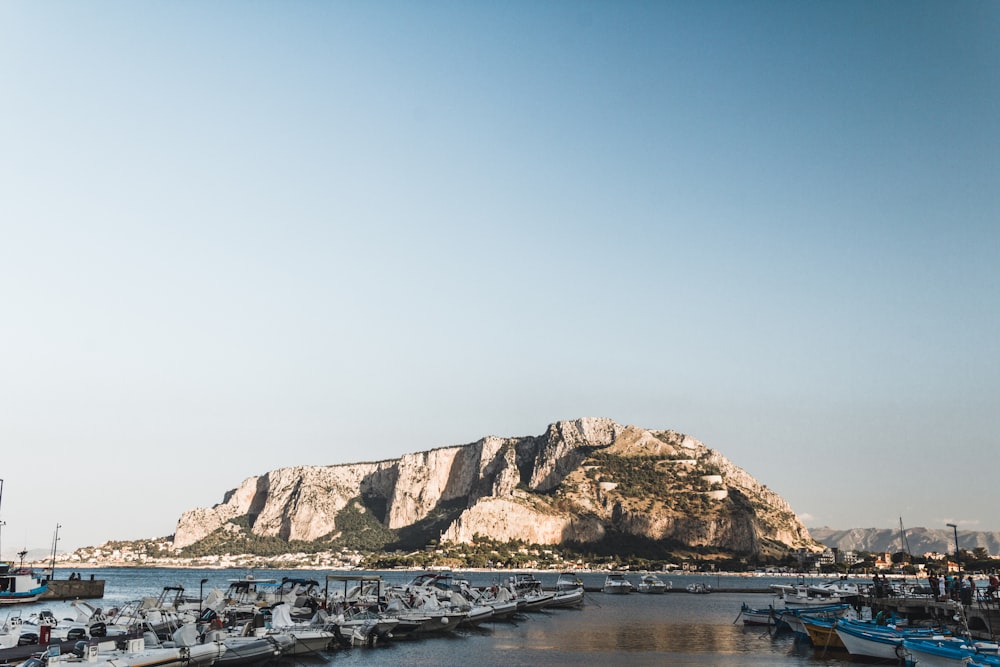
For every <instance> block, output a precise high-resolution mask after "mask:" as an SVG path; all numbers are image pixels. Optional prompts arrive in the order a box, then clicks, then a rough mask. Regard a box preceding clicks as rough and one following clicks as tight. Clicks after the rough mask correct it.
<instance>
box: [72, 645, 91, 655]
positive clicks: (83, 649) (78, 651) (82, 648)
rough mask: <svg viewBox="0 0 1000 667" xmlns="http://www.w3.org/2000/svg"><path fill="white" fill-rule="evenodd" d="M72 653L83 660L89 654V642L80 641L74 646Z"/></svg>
mask: <svg viewBox="0 0 1000 667" xmlns="http://www.w3.org/2000/svg"><path fill="white" fill-rule="evenodd" d="M72 653H73V655H75V656H76V657H78V658H82V657H83V656H84V655H86V653H87V642H85V641H78V642H77V643H75V644H73V651H72Z"/></svg>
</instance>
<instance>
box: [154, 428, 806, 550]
mask: <svg viewBox="0 0 1000 667" xmlns="http://www.w3.org/2000/svg"><path fill="white" fill-rule="evenodd" d="M358 497H363V498H366V499H369V500H374V501H375V505H377V506H384V508H385V511H384V516H382V517H379V518H380V520H381V521H382V523H383V524H384V525H385V526H386V527H387V528H390V529H402V528H408V527H412V526H413V525H414V524H417V523H418V522H421V521H424V520H426V519H428V517H431V516H432V515H434V513H435V512H436V511H438V510H439V508H441V507H445V506H447V507H450V508H455V507H456V506H457V507H458V510H457V512H455V513H454V514H452V515H450V516H452V518H451V519H450V520H449V523H448V525H447V526H446V527H445V528H444V530H443V531H441V532H440V534H438V533H435V534H433V535H430V536H429V537H434V538H436V537H439V536H440V538H441V539H442V540H445V541H453V542H469V541H472V540H474V538H475V536H476V535H477V534H478V535H484V536H489V537H491V538H493V539H500V540H512V539H520V540H525V541H527V542H530V543H536V544H557V543H560V542H564V541H570V540H572V541H576V542H591V541H595V540H599V539H601V538H602V537H604V536H605V535H606V534H607V533H608V532H609V531H618V532H622V533H627V534H632V535H637V536H642V537H646V538H649V539H653V540H662V539H670V540H674V541H677V542H682V543H685V544H689V545H692V546H718V547H723V548H728V549H731V550H734V551H741V552H747V553H760V552H761V551H762V550H763V549H764V545H765V544H773V543H782V544H784V545H786V546H787V547H790V548H816V547H817V544H816V543H815V542H814V541H813V540H812V539H811V538H810V537H809V535H808V532H807V531H806V529H805V527H804V526H802V524H801V523H799V521H798V520H797V519H796V517H795V515H794V513H793V512H792V510H791V508H790V507H788V505H787V503H785V502H784V500H782V499H781V498H780V497H779V496H778V495H777V494H775V493H774V492H772V491H770V490H769V489H767V487H765V486H763V485H762V484H760V483H759V482H757V481H756V480H755V479H753V477H752V476H750V475H749V474H748V473H746V472H745V471H744V470H742V469H740V468H739V467H737V466H735V465H733V464H732V463H730V462H729V461H728V460H726V459H725V457H723V456H722V455H720V454H718V453H717V452H715V451H713V450H711V449H709V448H707V447H705V445H703V444H702V443H700V442H698V441H697V440H695V439H694V438H691V437H690V436H686V435H683V434H680V433H676V432H673V431H652V430H647V429H642V428H639V427H636V426H622V425H620V424H617V423H615V422H614V421H612V420H610V419H603V418H599V419H598V418H591V419H578V420H575V421H572V422H559V423H555V424H552V425H550V426H549V427H548V429H547V430H546V432H545V434H544V435H541V436H527V437H520V438H499V437H495V436H490V437H486V438H483V439H482V440H479V441H477V442H474V443H471V444H468V445H462V446H454V447H442V448H440V449H434V450H431V451H427V452H418V453H414V454H407V455H405V456H403V457H401V458H399V459H394V460H388V461H381V462H377V463H357V464H345V465H334V466H301V467H293V468H282V469H280V470H275V471H272V472H269V473H267V474H265V475H262V476H260V477H252V478H250V479H247V480H245V481H244V482H243V483H242V484H240V486H239V487H237V488H236V489H234V490H232V491H230V492H228V493H227V494H226V495H225V497H224V499H223V502H222V503H221V504H219V505H216V506H215V507H212V508H210V509H205V508H202V509H194V510H190V511H188V512H185V513H184V514H183V515H182V516H181V518H180V520H179V521H178V524H177V530H176V531H175V534H174V547H175V548H177V549H179V548H183V547H185V546H188V545H191V544H195V543H196V542H198V541H199V540H201V539H203V538H204V537H206V536H208V535H209V534H211V533H212V532H213V531H216V530H217V529H219V528H222V527H224V526H225V525H226V524H227V523H229V522H230V521H232V520H234V519H237V518H242V517H246V518H247V520H248V523H249V525H250V529H251V531H252V532H253V533H254V534H257V535H261V536H274V537H280V538H282V539H285V540H293V539H294V540H306V541H310V540H316V539H318V538H321V537H324V536H329V535H332V534H336V532H337V531H338V527H337V516H338V513H339V512H340V511H341V510H343V509H344V508H345V507H346V506H347V505H348V503H349V502H351V501H352V500H353V499H357V498H358ZM463 508H464V509H463Z"/></svg>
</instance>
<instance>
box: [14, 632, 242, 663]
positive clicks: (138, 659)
mask: <svg viewBox="0 0 1000 667" xmlns="http://www.w3.org/2000/svg"><path fill="white" fill-rule="evenodd" d="M54 649H58V646H54V647H50V649H49V650H50V651H53V650H54ZM225 652H226V647H225V646H224V645H223V644H221V643H220V642H213V641H209V642H204V643H200V642H199V641H198V632H197V630H196V629H195V628H194V626H185V627H184V628H179V629H178V630H177V631H176V632H174V634H173V636H172V637H171V641H170V642H169V643H163V644H161V643H160V641H159V640H158V639H157V637H156V635H155V634H154V633H152V632H146V633H144V634H143V636H142V637H141V638H131V639H128V640H126V641H125V642H124V644H123V645H122V646H121V647H119V645H118V644H117V643H116V642H113V641H106V642H101V643H97V644H94V643H87V642H85V641H83V640H81V641H79V642H77V644H76V648H74V650H73V652H71V653H68V654H59V653H56V652H52V653H47V654H45V656H44V658H43V659H39V658H31V659H30V660H28V661H27V662H25V663H22V664H23V665H24V666H25V667H41V666H42V665H45V664H48V665H55V664H67V665H80V666H81V667H83V666H86V667H210V666H211V665H213V664H215V663H216V662H217V661H218V660H219V659H220V658H221V657H222V656H223V655H225ZM33 660H37V661H38V662H32V661H33Z"/></svg>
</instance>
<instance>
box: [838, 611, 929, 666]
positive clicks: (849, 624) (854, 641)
mask: <svg viewBox="0 0 1000 667" xmlns="http://www.w3.org/2000/svg"><path fill="white" fill-rule="evenodd" d="M836 632H837V636H838V637H840V641H841V642H843V644H844V647H845V648H846V649H847V652H848V653H850V654H851V655H852V656H855V657H862V658H877V659H879V660H895V661H898V660H899V652H900V651H901V650H902V648H901V647H902V645H903V640H904V639H913V638H920V637H932V636H935V635H934V631H933V630H929V629H916V628H906V629H904V628H897V627H894V626H890V625H877V624H875V623H871V622H866V621H853V620H849V619H845V618H842V619H840V620H839V621H837V625H836Z"/></svg>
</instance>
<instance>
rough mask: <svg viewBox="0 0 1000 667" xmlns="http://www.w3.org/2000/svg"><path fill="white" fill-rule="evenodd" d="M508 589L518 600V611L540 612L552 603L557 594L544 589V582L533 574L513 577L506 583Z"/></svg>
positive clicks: (520, 574)
mask: <svg viewBox="0 0 1000 667" xmlns="http://www.w3.org/2000/svg"><path fill="white" fill-rule="evenodd" d="M506 586H507V589H508V590H509V591H510V592H511V594H512V595H513V596H514V599H516V600H517V604H518V611H538V610H540V609H544V608H545V607H547V606H549V605H550V604H551V603H552V600H553V599H555V596H556V594H555V593H554V592H553V591H546V590H544V589H543V588H542V582H541V581H539V580H538V579H537V578H536V577H535V576H534V575H533V574H527V573H519V574H515V575H512V576H511V577H510V578H509V579H508V580H507V582H506Z"/></svg>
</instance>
